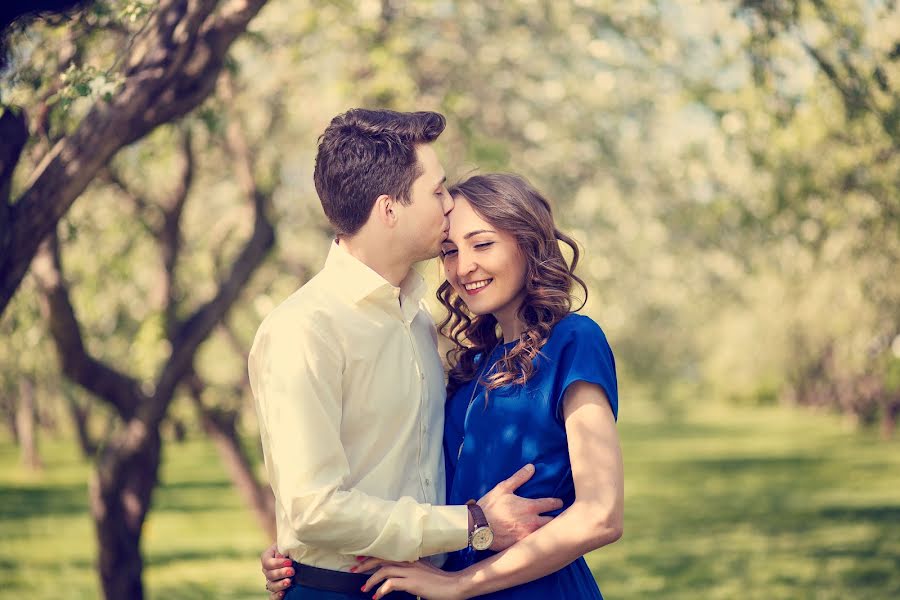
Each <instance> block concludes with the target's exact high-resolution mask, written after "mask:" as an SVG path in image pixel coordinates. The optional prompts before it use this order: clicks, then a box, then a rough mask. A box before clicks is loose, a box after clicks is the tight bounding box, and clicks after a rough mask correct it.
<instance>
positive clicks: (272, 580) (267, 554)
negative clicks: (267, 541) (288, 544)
mask: <svg viewBox="0 0 900 600" xmlns="http://www.w3.org/2000/svg"><path fill="white" fill-rule="evenodd" d="M259 562H260V563H261V564H262V572H263V575H265V576H266V591H267V592H269V600H281V599H282V598H284V590H286V589H288V588H289V587H291V579H290V578H291V577H293V575H294V569H293V567H292V566H291V559H289V558H287V557H286V556H285V555H284V554H282V553H281V552H278V548H277V547H276V546H275V544H272V545H271V546H269V547H268V548H266V549H265V550H264V551H263V553H262V554H260V555H259Z"/></svg>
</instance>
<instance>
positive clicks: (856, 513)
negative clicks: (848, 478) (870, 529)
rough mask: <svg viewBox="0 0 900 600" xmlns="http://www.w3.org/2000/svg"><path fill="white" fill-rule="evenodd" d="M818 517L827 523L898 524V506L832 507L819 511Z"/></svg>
mask: <svg viewBox="0 0 900 600" xmlns="http://www.w3.org/2000/svg"><path fill="white" fill-rule="evenodd" d="M819 515H820V516H821V517H822V518H824V519H828V520H829V521H840V522H844V523H848V522H849V523H857V522H860V521H871V522H874V523H892V524H897V523H900V506H853V507H849V506H833V507H830V508H825V509H823V510H820V511H819Z"/></svg>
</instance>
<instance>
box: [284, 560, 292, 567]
mask: <svg viewBox="0 0 900 600" xmlns="http://www.w3.org/2000/svg"><path fill="white" fill-rule="evenodd" d="M282 564H283V565H284V566H286V567H289V566H291V561H289V560H286V561H284V562H283V563H282Z"/></svg>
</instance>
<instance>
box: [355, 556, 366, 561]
mask: <svg viewBox="0 0 900 600" xmlns="http://www.w3.org/2000/svg"><path fill="white" fill-rule="evenodd" d="M364 558H365V556H357V557H356V560H359V561H361V560H362V559H364Z"/></svg>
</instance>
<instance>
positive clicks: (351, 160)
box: [313, 108, 446, 236]
mask: <svg viewBox="0 0 900 600" xmlns="http://www.w3.org/2000/svg"><path fill="white" fill-rule="evenodd" d="M445 125H446V120H445V119H444V116H443V115H441V114H439V113H435V112H413V113H402V112H394V111H391V110H366V109H362V108H354V109H352V110H349V111H347V112H345V113H343V114H341V115H338V116H336V117H335V118H334V119H332V120H331V123H330V124H329V125H328V127H327V128H326V129H325V133H323V134H322V135H321V137H319V151H318V153H317V154H316V169H315V173H314V175H313V177H314V179H315V183H316V192H318V194H319V200H320V201H321V202H322V208H323V209H324V210H325V216H326V217H328V220H329V221H330V222H331V225H332V227H334V230H335V233H336V234H337V235H338V236H348V235H353V234H355V233H356V232H358V231H359V230H360V228H361V227H362V226H363V225H364V224H365V222H366V220H368V218H369V214H370V213H371V212H372V205H373V204H374V203H375V200H376V199H377V198H378V197H379V196H381V195H382V194H386V195H388V196H392V197H393V198H396V199H397V200H398V201H399V202H401V203H403V204H408V203H409V200H410V196H409V194H410V188H412V184H413V182H414V181H415V180H416V179H417V178H418V177H419V176H420V175H421V174H422V170H421V167H420V166H419V164H418V162H417V160H416V146H417V145H418V144H428V143H431V142H433V141H434V140H436V139H437V137H438V136H439V135H440V134H441V132H442V131H444V126H445Z"/></svg>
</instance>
